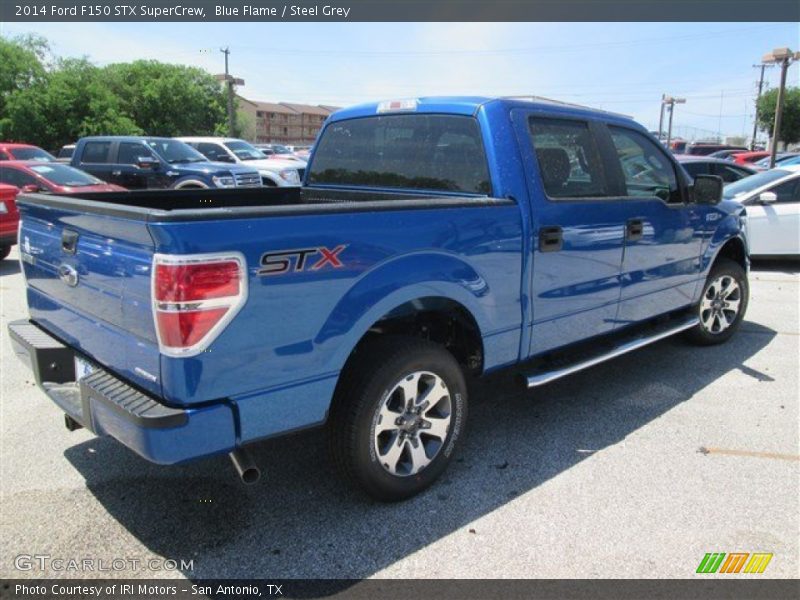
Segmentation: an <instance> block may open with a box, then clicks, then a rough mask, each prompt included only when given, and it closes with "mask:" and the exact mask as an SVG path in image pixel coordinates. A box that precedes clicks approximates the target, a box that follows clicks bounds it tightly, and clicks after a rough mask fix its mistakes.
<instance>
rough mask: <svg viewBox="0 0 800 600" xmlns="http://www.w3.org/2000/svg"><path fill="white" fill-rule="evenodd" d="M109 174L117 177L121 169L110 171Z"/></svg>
mask: <svg viewBox="0 0 800 600" xmlns="http://www.w3.org/2000/svg"><path fill="white" fill-rule="evenodd" d="M111 174H112V175H114V176H117V177H118V176H120V175H122V171H111Z"/></svg>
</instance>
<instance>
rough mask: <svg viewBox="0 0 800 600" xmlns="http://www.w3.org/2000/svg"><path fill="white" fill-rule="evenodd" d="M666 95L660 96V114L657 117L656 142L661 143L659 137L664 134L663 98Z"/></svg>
mask: <svg viewBox="0 0 800 600" xmlns="http://www.w3.org/2000/svg"><path fill="white" fill-rule="evenodd" d="M665 97H666V94H661V114H660V115H659V117H658V142H659V143H661V136H662V135H663V132H664V98H665Z"/></svg>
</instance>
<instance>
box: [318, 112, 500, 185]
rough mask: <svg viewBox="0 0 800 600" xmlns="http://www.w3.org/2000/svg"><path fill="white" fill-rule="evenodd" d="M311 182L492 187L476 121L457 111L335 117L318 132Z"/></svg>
mask: <svg viewBox="0 0 800 600" xmlns="http://www.w3.org/2000/svg"><path fill="white" fill-rule="evenodd" d="M308 181H309V183H311V184H332V185H349V186H364V187H377V188H398V189H418V190H432V191H446V192H463V193H468V194H482V195H487V194H489V193H491V186H490V183H489V181H490V179H489V170H488V167H487V163H486V155H485V154H484V149H483V141H482V139H481V134H480V129H479V128H478V122H477V121H476V120H475V119H474V118H472V117H467V116H457V115H417V114H415V115H383V116H376V117H367V118H362V119H351V120H347V121H338V122H336V123H332V124H331V125H329V126H328V127H327V128H326V129H325V132H324V133H323V135H322V138H321V139H320V141H319V144H318V146H317V149H316V153H315V155H314V161H313V163H312V165H311V170H310V172H309V175H308Z"/></svg>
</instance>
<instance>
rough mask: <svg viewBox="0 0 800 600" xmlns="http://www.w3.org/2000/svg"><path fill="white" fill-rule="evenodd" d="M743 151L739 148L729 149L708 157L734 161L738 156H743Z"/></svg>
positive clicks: (713, 153)
mask: <svg viewBox="0 0 800 600" xmlns="http://www.w3.org/2000/svg"><path fill="white" fill-rule="evenodd" d="M741 153H742V150H739V149H738V148H727V149H725V150H717V151H716V152H712V153H711V154H709V155H708V157H709V158H721V159H723V160H733V157H734V156H736V155H737V154H741Z"/></svg>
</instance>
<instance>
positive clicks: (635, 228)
mask: <svg viewBox="0 0 800 600" xmlns="http://www.w3.org/2000/svg"><path fill="white" fill-rule="evenodd" d="M643 235H644V222H643V221H642V220H641V219H628V223H627V225H626V227H625V239H626V240H628V241H629V242H635V241H637V240H640V239H642V236H643Z"/></svg>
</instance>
